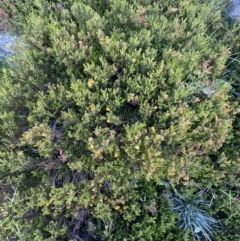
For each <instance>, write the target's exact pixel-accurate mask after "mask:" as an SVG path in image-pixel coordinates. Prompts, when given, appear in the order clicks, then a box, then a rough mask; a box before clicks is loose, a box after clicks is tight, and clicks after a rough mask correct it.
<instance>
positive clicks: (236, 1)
mask: <svg viewBox="0 0 240 241" xmlns="http://www.w3.org/2000/svg"><path fill="white" fill-rule="evenodd" d="M226 11H227V15H228V16H229V17H230V18H231V19H232V20H235V21H237V22H239V23H240V0H232V1H230V2H229V4H228V6H227V8H226Z"/></svg>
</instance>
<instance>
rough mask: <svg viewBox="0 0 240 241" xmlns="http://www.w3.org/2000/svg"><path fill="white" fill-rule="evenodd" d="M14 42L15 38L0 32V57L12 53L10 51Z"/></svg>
mask: <svg viewBox="0 0 240 241" xmlns="http://www.w3.org/2000/svg"><path fill="white" fill-rule="evenodd" d="M15 42H16V37H13V36H11V35H10V34H8V33H2V32H0V55H1V56H2V57H5V56H7V55H9V54H11V53H14V51H13V50H12V49H11V46H13V45H14V44H15Z"/></svg>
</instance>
